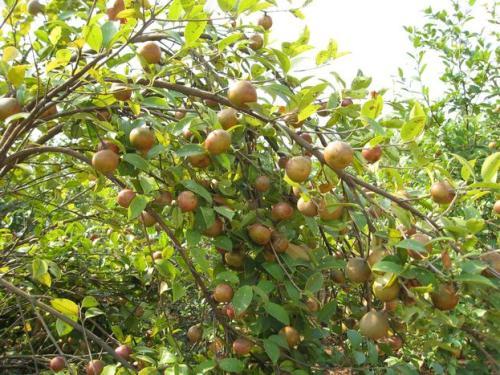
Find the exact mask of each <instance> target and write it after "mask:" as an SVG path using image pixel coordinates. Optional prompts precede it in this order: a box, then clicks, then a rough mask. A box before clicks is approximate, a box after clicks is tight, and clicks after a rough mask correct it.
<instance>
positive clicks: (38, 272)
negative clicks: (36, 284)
mask: <svg viewBox="0 0 500 375" xmlns="http://www.w3.org/2000/svg"><path fill="white" fill-rule="evenodd" d="M48 270H49V265H48V263H47V261H45V260H43V259H40V258H35V259H33V262H32V263H31V275H32V277H33V279H35V280H38V279H39V278H40V277H42V276H43V275H44V274H45V273H47V271H48Z"/></svg>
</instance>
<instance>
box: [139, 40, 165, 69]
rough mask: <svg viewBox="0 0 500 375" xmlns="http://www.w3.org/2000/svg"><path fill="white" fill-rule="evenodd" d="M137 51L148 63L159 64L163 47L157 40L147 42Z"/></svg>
mask: <svg viewBox="0 0 500 375" xmlns="http://www.w3.org/2000/svg"><path fill="white" fill-rule="evenodd" d="M137 53H138V54H139V55H140V56H141V57H142V58H143V59H144V60H145V61H146V62H147V63H148V64H159V63H160V61H161V49H160V47H159V46H158V44H156V43H155V42H146V43H144V44H143V45H142V46H141V47H140V48H139V49H138V50H137Z"/></svg>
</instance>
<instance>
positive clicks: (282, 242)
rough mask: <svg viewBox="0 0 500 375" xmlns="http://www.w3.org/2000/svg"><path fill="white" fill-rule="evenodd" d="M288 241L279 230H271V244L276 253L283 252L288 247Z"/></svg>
mask: <svg viewBox="0 0 500 375" xmlns="http://www.w3.org/2000/svg"><path fill="white" fill-rule="evenodd" d="M289 245H290V243H289V242H288V239H287V238H286V237H285V236H284V235H282V234H281V233H280V232H277V231H273V232H272V233H271V246H272V248H273V249H274V251H276V252H277V253H284V252H286V250H287V249H288V246H289Z"/></svg>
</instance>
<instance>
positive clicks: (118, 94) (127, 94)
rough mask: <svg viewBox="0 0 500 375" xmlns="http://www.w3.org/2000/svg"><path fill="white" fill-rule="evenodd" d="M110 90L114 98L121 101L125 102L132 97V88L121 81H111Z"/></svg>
mask: <svg viewBox="0 0 500 375" xmlns="http://www.w3.org/2000/svg"><path fill="white" fill-rule="evenodd" d="M110 91H111V93H112V94H113V96H114V97H115V99H116V100H120V101H122V102H125V101H127V100H129V99H130V98H131V97H132V89H131V88H130V87H128V86H126V85H124V84H123V83H117V82H115V83H113V84H112V85H111V90H110Z"/></svg>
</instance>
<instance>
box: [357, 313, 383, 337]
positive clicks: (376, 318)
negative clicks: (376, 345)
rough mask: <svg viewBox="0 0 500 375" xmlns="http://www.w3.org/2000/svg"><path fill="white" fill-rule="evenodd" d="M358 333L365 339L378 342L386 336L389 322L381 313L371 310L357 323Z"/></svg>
mask: <svg viewBox="0 0 500 375" xmlns="http://www.w3.org/2000/svg"><path fill="white" fill-rule="evenodd" d="M359 331H360V332H361V334H362V335H363V336H365V337H368V338H370V339H372V340H378V339H381V338H383V337H386V336H387V332H388V331H389V322H388V321H387V317H386V316H385V314H384V313H383V312H380V311H375V310H371V311H369V312H367V313H366V314H365V315H363V317H362V318H361V320H360V321H359Z"/></svg>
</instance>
